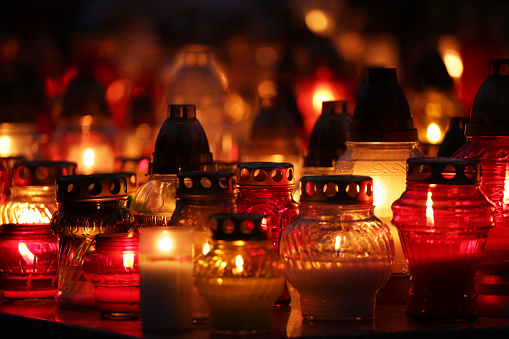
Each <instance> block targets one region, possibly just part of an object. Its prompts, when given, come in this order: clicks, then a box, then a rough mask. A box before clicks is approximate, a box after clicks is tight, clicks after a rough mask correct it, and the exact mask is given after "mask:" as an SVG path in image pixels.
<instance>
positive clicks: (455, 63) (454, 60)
mask: <svg viewBox="0 0 509 339" xmlns="http://www.w3.org/2000/svg"><path fill="white" fill-rule="evenodd" d="M442 59H443V61H444V64H445V68H447V72H448V73H449V75H450V76H451V77H453V78H460V77H461V75H462V74H463V62H462V61H461V56H460V54H459V53H458V52H457V51H455V50H453V49H448V50H446V51H445V52H444V55H443V56H442Z"/></svg>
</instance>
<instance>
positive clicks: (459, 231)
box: [392, 158, 494, 320]
mask: <svg viewBox="0 0 509 339" xmlns="http://www.w3.org/2000/svg"><path fill="white" fill-rule="evenodd" d="M407 162H408V172H407V188H406V190H405V192H404V193H403V194H402V195H401V197H400V198H399V199H398V200H396V201H395V202H394V203H393V205H392V209H393V211H394V217H393V223H394V225H396V227H397V228H398V230H399V233H400V237H401V239H402V244H403V250H404V253H405V256H406V258H407V259H408V266H409V268H410V273H411V275H412V280H411V282H412V288H411V291H410V294H409V298H408V302H407V308H406V314H407V315H409V316H411V317H415V318H421V319H432V320H434V319H436V320H475V319H477V318H478V317H479V308H478V304H477V293H476V291H475V286H474V285H475V283H474V275H475V272H476V270H477V267H478V265H479V261H480V259H481V254H482V251H483V249H484V246H485V243H486V238H487V237H488V230H489V229H490V228H491V227H493V212H494V207H493V205H492V204H491V203H490V202H489V201H488V200H487V199H486V197H485V196H484V195H483V194H482V193H481V191H480V190H479V182H480V170H479V168H480V165H479V162H478V161H475V160H463V159H455V158H419V159H408V161H407Z"/></svg>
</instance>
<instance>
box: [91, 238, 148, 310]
mask: <svg viewBox="0 0 509 339" xmlns="http://www.w3.org/2000/svg"><path fill="white" fill-rule="evenodd" d="M138 240H139V237H138V233H111V234H98V235H97V236H96V237H95V240H94V246H95V251H94V252H89V253H88V254H87V255H86V256H85V259H84V261H83V276H84V277H85V278H86V279H87V280H89V281H91V282H92V283H93V284H94V293H95V301H96V302H97V303H98V304H99V308H100V310H101V315H102V316H103V317H104V318H107V319H132V318H137V317H139V313H140V271H139V265H138V257H139V254H138Z"/></svg>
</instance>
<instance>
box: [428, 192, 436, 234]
mask: <svg viewBox="0 0 509 339" xmlns="http://www.w3.org/2000/svg"><path fill="white" fill-rule="evenodd" d="M426 225H428V226H432V227H433V226H434V225H435V218H434V216H433V200H432V199H431V192H428V199H427V200H426Z"/></svg>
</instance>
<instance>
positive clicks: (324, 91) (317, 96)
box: [313, 85, 334, 114]
mask: <svg viewBox="0 0 509 339" xmlns="http://www.w3.org/2000/svg"><path fill="white" fill-rule="evenodd" d="M332 100H334V94H333V93H332V90H331V89H330V88H329V87H328V86H324V85H322V86H320V87H318V88H317V89H315V91H314V92H313V108H314V110H315V112H316V113H318V114H320V112H321V111H322V102H324V101H332Z"/></svg>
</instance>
